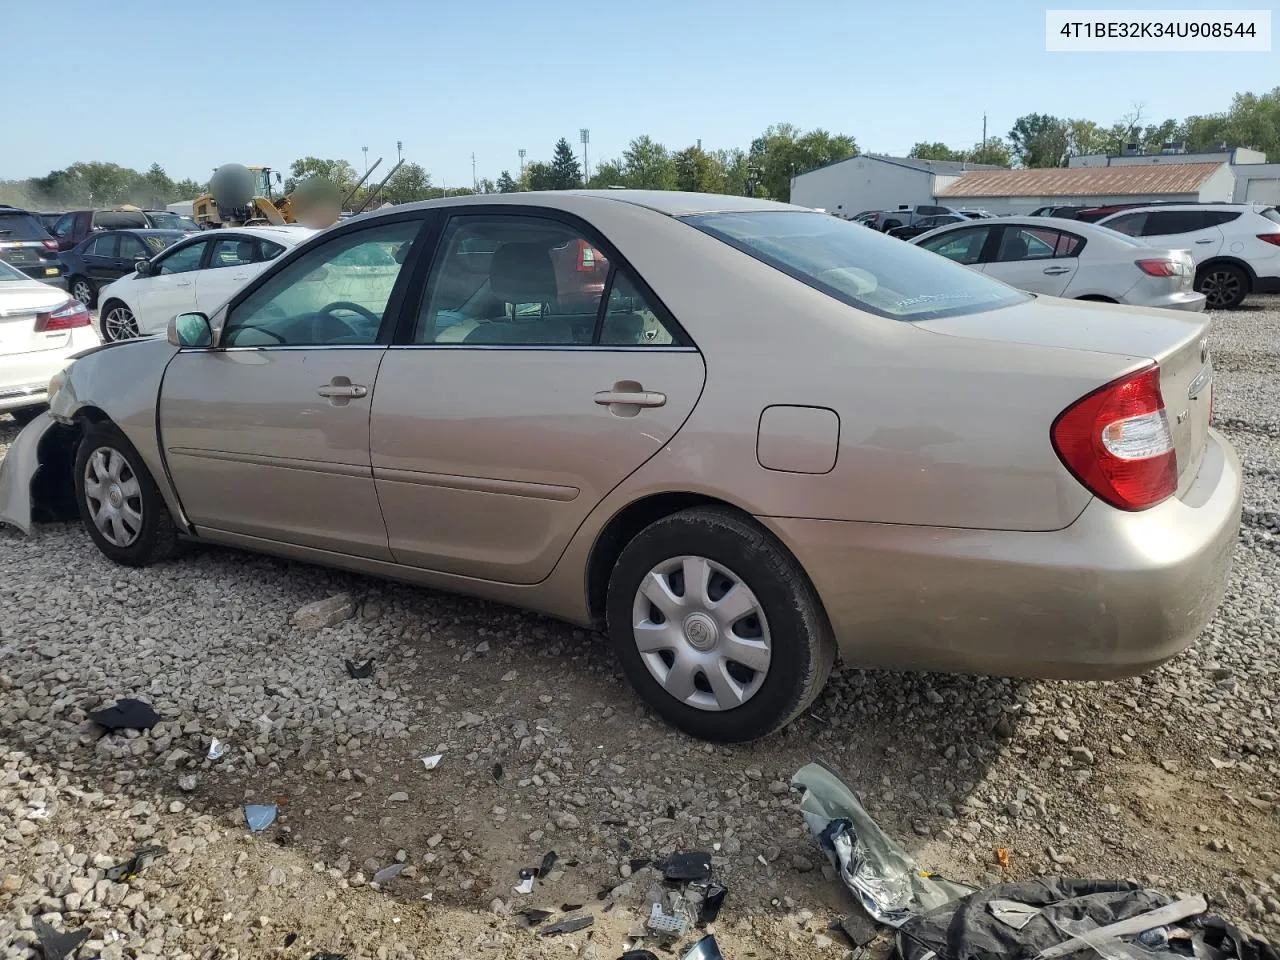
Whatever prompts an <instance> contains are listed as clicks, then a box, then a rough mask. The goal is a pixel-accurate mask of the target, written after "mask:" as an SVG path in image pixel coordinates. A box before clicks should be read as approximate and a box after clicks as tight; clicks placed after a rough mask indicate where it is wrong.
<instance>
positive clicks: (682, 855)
mask: <svg viewBox="0 0 1280 960" xmlns="http://www.w3.org/2000/svg"><path fill="white" fill-rule="evenodd" d="M654 866H656V867H657V868H658V869H659V870H661V871H662V878H663V879H664V880H670V881H671V882H673V883H688V882H689V881H695V880H709V879H711V854H709V853H707V852H706V851H705V850H681V851H679V852H677V853H673V854H671V856H669V857H667V858H665V859H663V860H659V861H658V862H657V863H656V864H654Z"/></svg>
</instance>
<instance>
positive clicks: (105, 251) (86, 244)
mask: <svg viewBox="0 0 1280 960" xmlns="http://www.w3.org/2000/svg"><path fill="white" fill-rule="evenodd" d="M185 236H187V233H186V232H185V231H182V230H100V231H98V232H97V233H91V234H90V235H89V236H87V237H85V238H84V239H83V240H81V241H80V242H79V243H78V244H76V246H74V247H72V248H71V249H70V250H67V251H66V252H65V253H63V254H62V270H63V274H64V275H65V276H66V278H67V289H68V290H70V291H71V295H72V296H73V297H75V298H76V299H77V300H79V301H80V302H81V303H83V304H84V305H85V306H86V307H96V306H97V305H98V291H99V290H100V289H101V288H102V287H104V286H106V285H107V284H109V283H111V282H112V281H115V280H119V279H120V278H121V277H125V276H128V275H129V274H131V273H133V272H134V271H135V270H136V269H137V268H138V261H139V260H149V259H151V258H152V257H154V256H155V255H156V254H157V253H159V252H160V251H161V250H164V249H165V248H166V247H169V246H172V245H173V244H174V243H177V242H178V241H179V240H181V239H182V238H183V237H185Z"/></svg>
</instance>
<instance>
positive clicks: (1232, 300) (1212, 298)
mask: <svg viewBox="0 0 1280 960" xmlns="http://www.w3.org/2000/svg"><path fill="white" fill-rule="evenodd" d="M1196 290H1198V291H1199V292H1200V293H1203V294H1204V305H1205V306H1206V307H1208V308H1209V309H1210V310H1234V309H1235V308H1236V307H1238V306H1240V304H1242V303H1244V298H1245V297H1246V296H1247V295H1248V293H1249V277H1248V276H1247V275H1246V274H1245V272H1244V271H1243V270H1241V269H1240V268H1239V267H1237V266H1235V265H1234V264H1230V263H1215V264H1213V265H1211V266H1208V267H1205V268H1204V269H1203V270H1201V271H1200V275H1199V276H1198V277H1196Z"/></svg>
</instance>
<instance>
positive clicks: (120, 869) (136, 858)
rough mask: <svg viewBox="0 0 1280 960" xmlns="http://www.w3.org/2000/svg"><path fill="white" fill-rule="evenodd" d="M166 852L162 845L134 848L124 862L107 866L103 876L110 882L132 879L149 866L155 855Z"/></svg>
mask: <svg viewBox="0 0 1280 960" xmlns="http://www.w3.org/2000/svg"><path fill="white" fill-rule="evenodd" d="M167 852H168V851H166V850H165V848H164V847H142V848H141V849H139V850H135V851H134V853H133V856H132V857H130V858H129V859H128V860H126V861H125V862H124V863H118V864H116V865H115V866H114V867H108V868H107V871H106V873H105V874H104V876H105V877H106V878H107V879H108V880H110V881H111V882H112V883H118V882H119V881H121V880H132V879H133V878H134V877H136V876H137V875H138V874H140V873H141V872H142V871H143V870H145V869H146V868H147V867H149V866H151V863H152V861H153V860H155V858H156V857H158V856H160V855H161V854H163V853H167Z"/></svg>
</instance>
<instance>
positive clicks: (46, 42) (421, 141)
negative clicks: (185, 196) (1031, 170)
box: [0, 0, 1280, 186]
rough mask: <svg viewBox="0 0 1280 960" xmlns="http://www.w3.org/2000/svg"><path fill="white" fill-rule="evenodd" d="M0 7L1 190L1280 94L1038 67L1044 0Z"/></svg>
mask: <svg viewBox="0 0 1280 960" xmlns="http://www.w3.org/2000/svg"><path fill="white" fill-rule="evenodd" d="M1266 2H1272V0H1264V2H1262V3H1260V2H1254V3H1253V4H1252V6H1254V7H1259V6H1264V5H1265V3H1266ZM1164 4H1165V8H1166V9H1168V8H1171V7H1181V8H1189V9H1190V8H1197V7H1198V8H1210V7H1217V8H1229V7H1232V6H1235V7H1247V6H1250V4H1249V3H1248V2H1237V3H1235V4H1215V3H1214V2H1212V0H1201V2H1199V3H1178V2H1177V0H1164ZM3 5H4V10H3V13H2V14H0V36H2V37H3V46H4V50H5V54H4V62H5V67H6V75H7V76H8V77H9V78H10V80H11V81H12V82H13V83H16V84H17V87H16V88H15V89H12V90H9V91H8V92H7V93H6V94H5V95H4V97H3V100H0V103H2V104H3V106H0V178H14V177H25V176H32V175H43V174H45V173H47V172H48V171H49V170H50V169H53V168H58V167H64V166H66V165H68V164H70V163H73V162H75V161H77V160H104V161H113V162H116V163H120V164H123V165H126V166H131V167H136V168H139V169H145V168H146V167H147V166H148V165H150V164H151V163H152V162H153V161H156V162H159V163H160V164H161V165H162V166H163V167H164V168H165V169H166V170H167V171H168V172H169V174H170V175H171V176H173V177H174V178H175V179H179V178H182V177H188V176H189V177H193V178H195V179H198V180H202V181H203V180H204V179H205V178H206V177H207V176H208V175H209V173H210V172H211V171H212V169H213V168H214V167H215V166H217V165H218V164H220V163H225V162H231V161H234V162H238V163H265V164H268V165H271V166H275V167H281V168H283V167H286V166H287V165H288V163H289V162H290V161H291V160H293V159H294V158H296V157H300V156H304V155H307V154H312V155H316V156H321V157H343V158H345V159H347V160H349V161H350V162H351V163H352V164H353V165H355V166H356V168H357V169H362V168H363V159H362V158H363V155H362V153H361V150H360V148H361V146H363V145H368V147H369V160H370V162H372V161H373V160H374V159H375V158H376V157H377V156H379V155H384V156H387V157H389V158H390V161H394V159H395V150H396V148H395V142H396V140H397V139H400V140H403V141H404V145H405V146H404V150H405V155H406V157H407V158H408V159H411V160H415V161H417V162H419V163H421V164H422V165H423V166H425V167H426V168H427V170H428V171H429V172H430V173H431V175H432V177H433V180H434V182H435V183H437V184H440V183H442V182H443V183H445V184H447V185H451V186H463V185H467V186H469V185H470V184H471V154H472V152H474V153H475V156H476V171H477V174H478V176H480V177H485V176H488V177H496V176H497V175H498V173H499V171H500V170H502V169H503V168H507V169H510V170H512V171H513V172H514V171H515V170H517V169H518V167H519V159H518V157H517V155H516V150H517V148H519V147H524V148H526V149H527V150H528V159H529V160H535V159H546V158H549V157H550V154H551V148H552V145H553V144H554V142H555V141H556V139H557V138H558V137H561V136H565V137H568V138H569V139H570V141H571V142H573V143H574V144H575V146H576V145H577V137H578V130H579V128H581V127H589V128H590V130H591V145H590V156H591V160H592V163H593V165H594V163H595V161H596V160H599V159H604V158H607V157H613V156H617V155H618V154H620V153H621V152H622V150H623V148H624V147H625V146H626V143H627V141H628V140H629V139H631V138H632V137H633V136H635V135H637V134H640V133H648V134H650V135H651V136H653V137H655V138H656V139H658V140H660V141H662V142H664V143H666V144H667V145H668V146H672V147H675V148H680V147H683V146H686V145H688V144H690V143H692V142H693V141H694V140H696V139H698V138H701V139H702V143H703V146H704V147H707V148H718V147H732V146H741V147H746V146H747V145H748V144H749V143H750V141H751V139H752V137H754V136H755V135H757V134H758V133H759V132H760V131H761V130H762V129H763V128H764V127H765V126H767V125H768V124H770V123H775V122H779V121H790V122H792V123H795V124H798V125H799V126H801V127H804V128H810V127H818V126H820V127H825V128H827V129H829V130H832V131H836V132H842V133H848V134H852V135H853V136H854V137H855V138H856V139H857V142H858V145H859V147H860V148H861V149H862V150H864V151H874V152H883V153H902V152H904V151H906V150H907V149H908V148H909V147H910V146H911V144H912V143H914V142H916V141H917V140H942V141H944V142H946V143H948V144H950V145H952V146H968V145H971V144H973V143H974V142H976V141H977V140H978V139H979V138H980V136H981V132H982V115H983V113H984V112H985V113H986V114H987V115H988V118H989V129H990V132H991V133H992V134H1000V135H1004V134H1005V133H1007V131H1008V129H1009V127H1010V125H1011V124H1012V122H1013V120H1014V119H1015V118H1016V117H1018V116H1020V115H1022V114H1025V113H1029V112H1032V111H1038V112H1045V113H1052V114H1057V115H1060V116H1072V117H1085V118H1089V119H1093V120H1097V121H1099V122H1101V123H1111V122H1114V121H1115V120H1117V119H1119V118H1120V116H1121V115H1122V114H1124V113H1125V112H1126V111H1128V110H1129V109H1130V108H1131V104H1132V102H1133V101H1143V102H1145V104H1146V112H1147V114H1148V115H1149V116H1150V117H1151V118H1153V119H1154V120H1156V121H1158V120H1161V119H1164V118H1165V117H1177V118H1181V117H1183V116H1185V115H1187V114H1191V113H1210V112H1217V111H1222V110H1225V109H1226V108H1227V106H1228V104H1229V103H1230V100H1231V95H1232V94H1233V93H1235V92H1237V91H1245V90H1252V91H1254V92H1257V93H1261V92H1263V91H1265V90H1268V89H1270V88H1271V87H1273V86H1275V85H1277V84H1280V51H1277V52H1273V53H1251V54H1221V53H1159V54H1156V53H1122V54H1079V53H1046V52H1045V50H1044V43H1045V41H1044V10H1045V8H1046V6H1052V7H1066V6H1068V3H1067V2H1065V0H1049V2H1046V3H1033V2H1027V0H986V2H980V3H963V2H957V0H897V2H888V3H883V2H872V0H808V2H796V3H780V2H777V0H767V2H766V0H682V2H675V0H639V2H631V3H614V2H603V3H576V2H573V0H559V2H555V3H548V2H545V0H543V2H539V0H481V2H479V3H472V4H463V3H457V2H440V0H417V2H413V3H410V2H395V0H361V2H357V3H352V2H349V0H343V2H336V0H172V2H168V3H164V2H156V0H60V2H58V3H55V4H41V3H30V2H28V3H23V2H19V0H4V4H3ZM1130 5H1132V6H1137V5H1138V0H1131V4H1124V3H1121V4H1108V3H1106V2H1105V0H1091V2H1089V0H1086V2H1084V3H1081V4H1078V6H1081V7H1093V8H1108V7H1109V8H1115V9H1121V8H1125V7H1126V6H1130ZM1275 19H1276V22H1277V25H1278V26H1280V17H1276V18H1275ZM1275 159H1280V158H1275ZM390 161H387V162H384V166H383V168H382V169H383V170H386V169H388V168H389V165H390Z"/></svg>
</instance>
